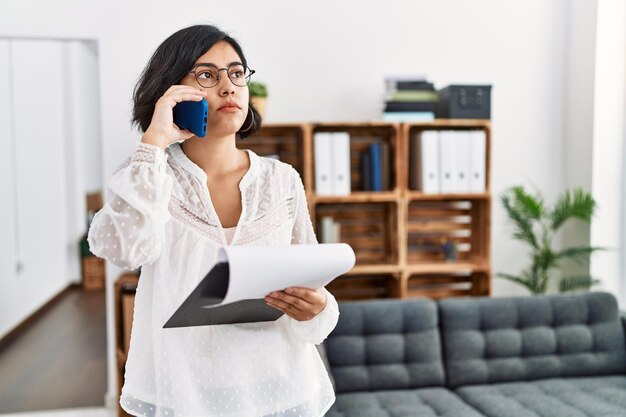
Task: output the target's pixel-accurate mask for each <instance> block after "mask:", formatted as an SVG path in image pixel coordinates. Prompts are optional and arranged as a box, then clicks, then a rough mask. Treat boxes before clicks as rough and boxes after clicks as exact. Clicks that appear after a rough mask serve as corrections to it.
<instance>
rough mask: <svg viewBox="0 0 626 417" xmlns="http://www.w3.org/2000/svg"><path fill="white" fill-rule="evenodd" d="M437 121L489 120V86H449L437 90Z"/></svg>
mask: <svg viewBox="0 0 626 417" xmlns="http://www.w3.org/2000/svg"><path fill="white" fill-rule="evenodd" d="M436 117H437V118H438V119H491V86H490V85H449V86H447V87H445V88H443V89H441V90H439V101H438V103H437V112H436Z"/></svg>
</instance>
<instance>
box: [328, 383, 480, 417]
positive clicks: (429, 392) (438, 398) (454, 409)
mask: <svg viewBox="0 0 626 417" xmlns="http://www.w3.org/2000/svg"><path fill="white" fill-rule="evenodd" d="M436 416H446V417H482V416H483V415H482V414H480V413H478V412H477V411H476V410H474V409H472V407H470V406H468V405H467V404H465V403H463V401H461V399H460V398H459V397H457V396H456V395H455V394H454V393H453V392H451V391H448V390H447V389H446V388H421V389H415V390H398V391H378V392H372V393H365V392H355V393H347V394H338V395H337V400H336V401H335V404H333V406H332V408H331V409H330V410H329V411H328V412H327V413H326V417H436Z"/></svg>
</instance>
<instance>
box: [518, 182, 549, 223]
mask: <svg viewBox="0 0 626 417" xmlns="http://www.w3.org/2000/svg"><path fill="white" fill-rule="evenodd" d="M511 191H512V193H513V196H514V197H515V199H514V204H515V207H516V208H518V209H519V210H520V211H521V212H522V213H523V214H524V215H525V216H526V217H527V218H531V219H535V220H541V217H542V216H543V214H544V203H543V198H542V197H541V195H539V194H537V195H536V196H532V195H530V194H529V193H527V192H526V190H525V189H524V187H523V186H521V185H518V186H515V187H513V188H511Z"/></svg>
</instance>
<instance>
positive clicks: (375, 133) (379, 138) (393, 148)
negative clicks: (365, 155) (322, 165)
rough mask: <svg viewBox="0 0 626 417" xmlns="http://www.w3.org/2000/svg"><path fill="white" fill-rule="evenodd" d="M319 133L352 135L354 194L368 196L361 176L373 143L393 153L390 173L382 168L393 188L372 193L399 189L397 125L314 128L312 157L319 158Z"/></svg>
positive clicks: (389, 166)
mask: <svg viewBox="0 0 626 417" xmlns="http://www.w3.org/2000/svg"><path fill="white" fill-rule="evenodd" d="M318 132H347V133H348V134H349V135H350V187H351V190H352V191H353V192H364V191H363V187H362V181H361V178H362V175H361V153H362V152H364V151H366V150H367V148H368V147H369V146H370V145H371V144H373V143H384V144H386V146H388V149H389V159H388V161H387V162H388V163H387V166H386V169H385V168H383V167H381V170H384V171H385V172H386V173H387V175H388V176H389V186H388V187H384V188H383V190H382V191H380V192H379V191H372V192H369V193H372V194H376V193H384V192H385V191H393V190H396V189H398V181H397V178H398V165H399V164H398V161H399V146H398V144H399V141H398V137H399V126H398V125H397V124H394V123H363V124H357V123H336V124H334V123H324V124H315V125H313V132H312V136H313V140H312V141H311V149H312V150H311V154H315V151H314V149H315V133H318ZM312 168H313V178H315V163H313V164H312Z"/></svg>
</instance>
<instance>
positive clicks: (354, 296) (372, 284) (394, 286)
mask: <svg viewBox="0 0 626 417" xmlns="http://www.w3.org/2000/svg"><path fill="white" fill-rule="evenodd" d="M398 283H399V279H398V278H397V277H395V276H394V275H393V274H360V275H342V276H340V277H338V278H336V279H335V280H333V281H332V282H331V283H330V284H328V285H327V286H326V289H327V290H328V291H330V293H331V294H332V295H333V296H334V297H335V298H336V299H337V300H339V301H347V300H368V299H377V298H389V297H396V296H397V292H398V286H399V284H398Z"/></svg>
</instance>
